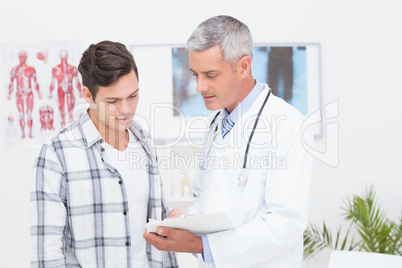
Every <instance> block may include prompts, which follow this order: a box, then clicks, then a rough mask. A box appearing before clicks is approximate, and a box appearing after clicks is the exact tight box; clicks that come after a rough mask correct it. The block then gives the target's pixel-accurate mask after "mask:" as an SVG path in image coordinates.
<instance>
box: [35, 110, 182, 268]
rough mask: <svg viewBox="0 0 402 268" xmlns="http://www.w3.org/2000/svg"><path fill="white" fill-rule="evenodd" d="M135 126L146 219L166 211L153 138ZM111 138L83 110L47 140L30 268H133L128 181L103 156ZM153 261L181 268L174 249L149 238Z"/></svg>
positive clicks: (38, 177)
mask: <svg viewBox="0 0 402 268" xmlns="http://www.w3.org/2000/svg"><path fill="white" fill-rule="evenodd" d="M130 130H131V131H132V132H133V133H134V135H135V136H136V137H137V139H138V140H139V142H140V144H141V146H142V147H143V148H144V150H145V152H146V154H147V157H148V165H147V170H148V174H149V189H150V194H149V196H150V197H149V202H148V217H149V218H152V219H156V220H162V219H163V218H165V217H167V213H168V210H167V206H166V205H165V203H164V200H163V189H162V181H161V177H160V174H159V169H158V165H157V159H156V151H155V149H154V148H153V146H152V143H151V139H150V138H149V136H148V135H146V134H145V133H144V132H143V131H142V130H141V128H140V127H139V126H138V125H137V124H136V123H135V122H133V124H132V125H131V126H130ZM104 147H105V142H104V141H103V139H102V137H101V136H100V134H99V132H98V130H97V129H96V127H95V125H94V124H93V122H92V120H91V119H90V117H89V115H88V114H87V113H85V114H84V115H83V116H82V117H81V118H80V119H79V120H77V121H75V122H74V123H72V124H71V125H69V126H68V127H66V128H64V129H63V130H62V131H61V132H60V133H58V134H56V135H54V136H52V137H51V138H49V139H48V140H47V141H46V142H45V143H44V144H43V146H42V149H41V150H40V154H39V156H38V157H37V158H36V160H35V163H34V168H33V185H32V186H33V189H32V192H31V267H52V268H56V267H82V268H112V267H115V268H124V267H127V268H129V267H131V251H130V227H129V226H130V225H129V213H128V210H129V207H128V205H127V197H126V190H125V186H124V181H123V180H122V178H121V176H120V174H119V172H118V171H117V170H116V169H115V168H114V167H113V166H112V165H111V164H109V163H107V161H106V160H104V153H105V149H104ZM147 256H148V260H149V263H150V267H178V266H177V262H176V255H175V253H171V252H162V251H158V250H157V249H156V248H154V247H153V246H151V245H150V244H148V243H147Z"/></svg>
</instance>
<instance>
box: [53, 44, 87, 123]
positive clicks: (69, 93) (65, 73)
mask: <svg viewBox="0 0 402 268" xmlns="http://www.w3.org/2000/svg"><path fill="white" fill-rule="evenodd" d="M59 55H60V59H61V62H60V64H59V65H57V66H55V67H54V68H53V70H52V81H51V82H50V94H49V99H51V98H52V92H53V90H54V87H55V85H54V84H55V81H56V80H57V83H58V90H57V95H58V98H59V110H60V115H61V126H62V127H64V126H65V125H66V119H65V117H66V113H67V115H68V121H69V122H71V121H72V119H73V108H74V104H75V101H74V90H73V80H75V83H76V87H77V89H78V91H79V96H80V97H82V92H81V83H80V81H79V78H78V69H77V68H76V67H75V66H73V65H70V64H69V63H67V58H68V52H67V50H64V49H62V50H60V54H59ZM66 104H67V111H66V109H65V106H66Z"/></svg>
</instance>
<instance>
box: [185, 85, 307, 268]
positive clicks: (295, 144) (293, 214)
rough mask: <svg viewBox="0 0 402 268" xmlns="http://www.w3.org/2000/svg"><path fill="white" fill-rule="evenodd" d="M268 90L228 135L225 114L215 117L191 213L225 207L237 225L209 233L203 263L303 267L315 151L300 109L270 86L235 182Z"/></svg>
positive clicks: (225, 210) (230, 265)
mask: <svg viewBox="0 0 402 268" xmlns="http://www.w3.org/2000/svg"><path fill="white" fill-rule="evenodd" d="M268 90H269V89H268V86H267V85H265V88H264V90H263V92H262V93H261V94H260V96H259V97H258V98H257V100H256V101H255V102H254V104H253V106H252V107H251V108H250V109H249V110H248V111H246V113H244V114H243V116H242V117H241V118H240V119H239V121H238V122H237V123H236V124H235V126H234V127H233V129H232V130H231V132H230V133H229V135H227V136H226V137H225V140H222V135H221V129H220V125H221V121H222V116H218V117H217V119H216V123H217V124H218V126H219V129H218V131H217V135H216V136H215V139H214V140H213V146H212V148H211V150H210V153H209V159H210V162H209V164H208V161H207V162H206V164H205V165H206V168H205V169H204V170H203V169H201V168H200V169H199V170H198V172H197V176H196V178H195V181H194V186H193V191H194V194H195V195H196V201H195V202H194V204H193V205H192V206H191V207H190V209H189V211H188V213H195V212H216V211H224V212H226V213H227V214H228V215H229V217H230V219H231V220H232V222H233V223H234V225H235V229H233V230H229V231H224V232H219V233H214V234H209V235H208V240H209V245H210V248H211V252H212V255H213V258H214V262H215V263H214V264H206V263H204V262H202V258H200V256H199V264H200V267H229V268H234V267H241V268H245V267H264V268H296V267H297V268H299V267H301V262H302V254H303V231H304V229H305V227H306V224H307V214H308V203H309V193H310V184H311V177H312V158H311V156H310V155H309V154H308V153H307V151H306V150H305V149H304V147H303V142H302V134H301V133H302V131H303V130H302V122H303V118H304V117H303V115H302V114H300V113H299V112H298V111H297V110H296V109H295V108H293V107H292V106H290V105H289V104H287V103H286V102H285V101H283V100H282V99H280V98H278V97H276V96H274V95H272V94H271V95H270V97H269V99H268V102H267V103H266V105H265V108H264V110H263V112H262V114H261V117H260V119H259V122H258V126H257V129H256V131H255V134H254V136H253V139H252V144H251V146H250V150H249V156H248V161H247V168H246V170H245V174H246V176H247V178H248V181H247V184H246V185H245V186H239V185H238V177H239V175H240V173H241V170H242V166H243V161H244V153H245V149H246V146H247V142H248V138H249V135H250V133H251V130H252V128H253V126H254V122H255V119H256V115H257V114H258V111H259V110H260V108H261V105H262V103H263V101H264V99H265V97H266V95H267V94H268ZM221 114H222V113H221ZM212 128H214V127H212ZM212 128H210V131H213V130H212ZM211 136H212V135H211ZM304 136H305V138H307V139H309V140H308V141H306V143H307V144H310V145H311V144H312V142H313V141H312V139H313V137H312V135H311V134H308V131H307V130H306V131H305V132H304ZM208 150H209V149H208V148H207V149H206V153H207V152H208Z"/></svg>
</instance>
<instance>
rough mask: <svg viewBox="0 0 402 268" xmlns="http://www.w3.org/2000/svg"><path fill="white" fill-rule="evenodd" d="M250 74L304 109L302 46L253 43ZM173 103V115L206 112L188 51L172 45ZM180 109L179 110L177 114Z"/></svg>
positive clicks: (289, 101) (305, 66) (306, 108)
mask: <svg viewBox="0 0 402 268" xmlns="http://www.w3.org/2000/svg"><path fill="white" fill-rule="evenodd" d="M251 71H252V74H253V77H254V78H255V79H256V80H257V81H258V82H261V83H267V84H268V86H269V87H270V88H271V90H272V93H273V94H274V95H276V96H278V97H280V98H282V99H284V100H285V101H286V102H288V103H289V104H291V105H293V106H294V107H295V108H296V109H298V110H299V111H300V112H301V113H303V114H307V113H308V103H307V101H308V96H307V53H306V47H305V46H255V47H254V56H253V63H252V69H251ZM172 76H173V79H172V80H173V104H174V105H175V107H177V109H178V111H179V112H178V111H174V115H175V116H180V115H184V116H186V117H187V116H196V115H209V114H210V113H211V112H212V111H209V110H207V109H206V108H205V105H204V101H203V98H202V96H201V94H199V93H197V92H196V81H195V78H193V76H192V72H191V71H190V69H189V61H188V52H187V51H186V49H185V48H184V47H173V48H172ZM179 113H181V114H179Z"/></svg>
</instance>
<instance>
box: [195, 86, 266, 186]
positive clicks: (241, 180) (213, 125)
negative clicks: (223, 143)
mask: <svg viewBox="0 0 402 268" xmlns="http://www.w3.org/2000/svg"><path fill="white" fill-rule="evenodd" d="M270 94H271V91H270V90H269V91H268V94H267V96H266V97H265V100H264V102H263V103H262V105H261V108H260V110H259V111H258V114H257V117H256V119H255V122H254V126H253V130H252V131H251V134H250V137H249V138H248V142H247V147H246V151H245V153H244V160H243V167H242V170H241V173H240V175H239V178H238V180H237V183H238V185H239V186H241V187H242V186H245V185H246V184H247V176H246V174H245V170H246V167H247V156H248V151H249V149H250V144H251V141H252V139H253V136H254V132H255V129H256V128H257V124H258V120H259V119H260V116H261V113H262V111H263V110H264V107H265V104H266V103H267V101H268V98H269V96H270ZM219 114H220V111H219V112H218V113H217V114H216V115H215V116H214V118H213V119H212V121H211V124H210V125H209V129H210V130H211V128H212V129H214V130H213V131H212V132H211V131H210V133H211V134H212V139H211V137H210V136H209V135H207V137H206V141H208V140H209V141H210V145H209V148H208V151H207V153H206V156H205V158H204V159H208V157H209V155H210V153H211V149H212V143H213V141H214V139H215V137H216V135H217V133H218V124H217V123H216V122H215V121H216V119H217V117H218V115H219ZM211 134H210V135H211ZM200 169H202V170H205V169H206V167H205V160H204V163H203V164H202V165H201V166H200Z"/></svg>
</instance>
